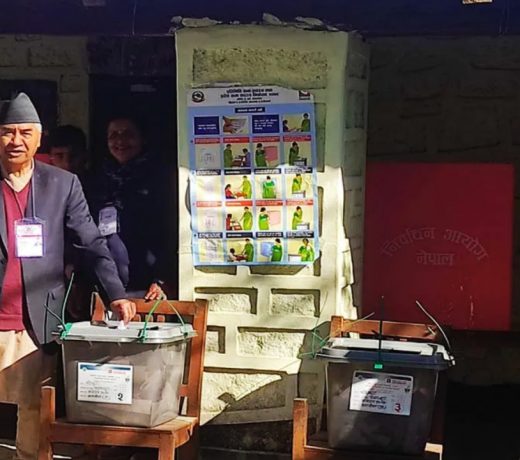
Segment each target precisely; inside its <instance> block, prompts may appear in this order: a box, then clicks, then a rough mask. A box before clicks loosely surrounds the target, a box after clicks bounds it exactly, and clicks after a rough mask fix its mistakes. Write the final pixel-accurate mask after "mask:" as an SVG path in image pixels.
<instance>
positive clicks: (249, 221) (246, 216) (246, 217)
mask: <svg viewBox="0 0 520 460" xmlns="http://www.w3.org/2000/svg"><path fill="white" fill-rule="evenodd" d="M240 222H242V228H243V229H244V230H251V229H252V228H253V213H252V212H251V211H250V209H249V207H248V206H245V207H244V213H243V214H242V217H241V218H240Z"/></svg>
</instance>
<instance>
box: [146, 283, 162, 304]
mask: <svg viewBox="0 0 520 460" xmlns="http://www.w3.org/2000/svg"><path fill="white" fill-rule="evenodd" d="M144 298H145V300H159V299H166V294H165V293H164V291H163V290H162V289H161V286H159V285H158V284H157V283H152V284H150V287H149V288H148V292H147V293H146V294H145V296H144Z"/></svg>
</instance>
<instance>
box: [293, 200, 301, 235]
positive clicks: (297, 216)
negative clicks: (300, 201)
mask: <svg viewBox="0 0 520 460" xmlns="http://www.w3.org/2000/svg"><path fill="white" fill-rule="evenodd" d="M302 222H303V209H302V208H301V206H296V210H295V211H294V212H293V218H292V224H291V229H292V230H298V225H300V224H301V223H302Z"/></svg>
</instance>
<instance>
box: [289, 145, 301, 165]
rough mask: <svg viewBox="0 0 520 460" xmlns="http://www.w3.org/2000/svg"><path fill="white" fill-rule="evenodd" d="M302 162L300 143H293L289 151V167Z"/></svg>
mask: <svg viewBox="0 0 520 460" xmlns="http://www.w3.org/2000/svg"><path fill="white" fill-rule="evenodd" d="M299 160H300V146H299V145H298V142H293V143H292V145H291V148H290V149H289V165H290V166H294V165H295V164H296V162H297V161H299Z"/></svg>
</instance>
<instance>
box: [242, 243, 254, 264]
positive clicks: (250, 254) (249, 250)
mask: <svg viewBox="0 0 520 460" xmlns="http://www.w3.org/2000/svg"><path fill="white" fill-rule="evenodd" d="M242 256H244V259H245V261H246V262H253V259H254V258H255V247H254V246H253V243H251V240H250V239H249V238H246V244H245V245H244V249H243V251H242Z"/></svg>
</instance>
